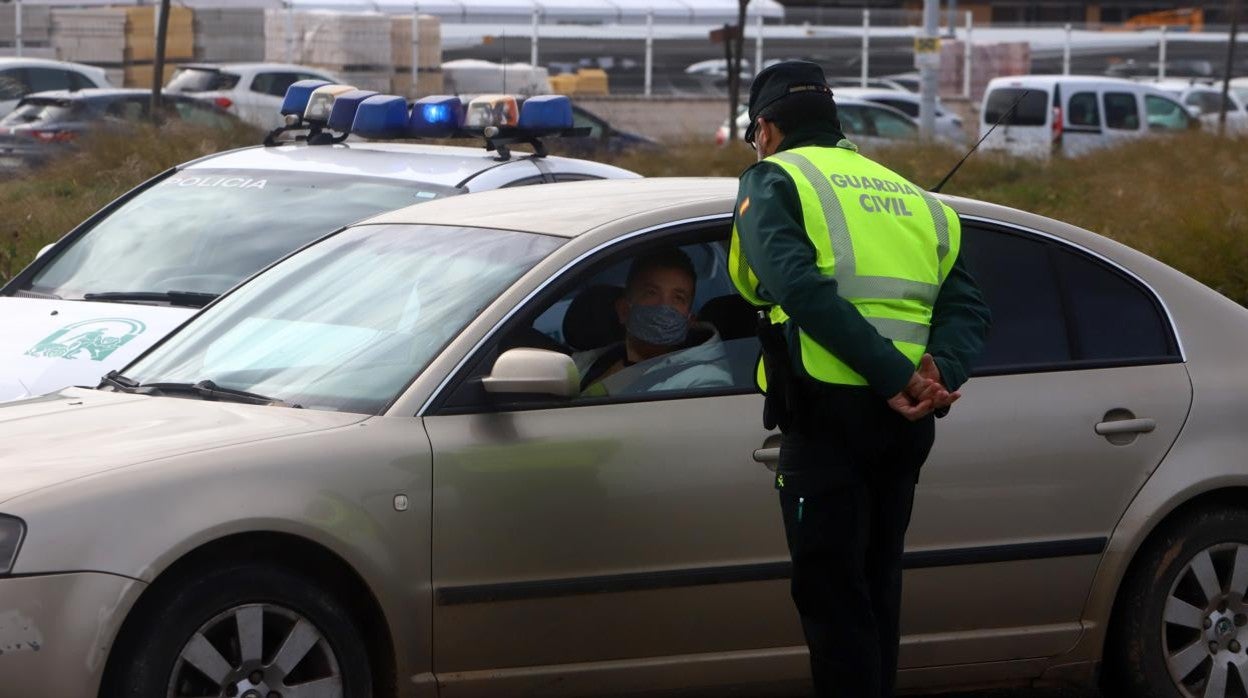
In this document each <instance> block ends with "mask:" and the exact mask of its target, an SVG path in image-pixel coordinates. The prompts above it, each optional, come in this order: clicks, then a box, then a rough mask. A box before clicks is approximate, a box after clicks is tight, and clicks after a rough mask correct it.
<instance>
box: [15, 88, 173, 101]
mask: <svg viewBox="0 0 1248 698" xmlns="http://www.w3.org/2000/svg"><path fill="white" fill-rule="evenodd" d="M151 94H152V91H151V90H149V89H145V88H142V87H88V88H85V89H82V90H47V91H44V92H32V93H30V94H28V95H26V97H24V98H23V99H26V98H30V97H38V98H48V99H77V100H96V99H111V98H116V97H132V96H149V95H151ZM163 94H164V95H165V96H166V97H174V98H179V99H194V98H193V97H190V96H189V95H184V94H181V93H179V92H165V93H163Z"/></svg>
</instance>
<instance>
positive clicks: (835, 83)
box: [828, 77, 911, 92]
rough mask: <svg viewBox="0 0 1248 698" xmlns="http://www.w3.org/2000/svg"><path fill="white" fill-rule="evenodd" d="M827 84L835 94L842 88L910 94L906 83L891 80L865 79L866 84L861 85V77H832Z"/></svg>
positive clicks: (885, 78) (883, 78)
mask: <svg viewBox="0 0 1248 698" xmlns="http://www.w3.org/2000/svg"><path fill="white" fill-rule="evenodd" d="M828 84H829V85H831V86H832V89H833V90H836V91H837V92H839V91H840V89H841V88H844V87H858V88H862V89H868V90H896V91H898V92H910V91H911V90H910V88H909V87H907V86H906V83H905V82H903V81H899V80H894V79H892V78H887V77H880V78H867V84H866V85H865V86H864V85H863V84H862V78H861V77H832V78H828Z"/></svg>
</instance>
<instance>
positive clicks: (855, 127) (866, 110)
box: [715, 94, 919, 147]
mask: <svg viewBox="0 0 1248 698" xmlns="http://www.w3.org/2000/svg"><path fill="white" fill-rule="evenodd" d="M834 99H835V100H836V113H837V116H838V117H839V119H840V121H841V130H843V131H844V132H845V135H846V136H847V137H849V138H850V139H852V140H853V141H854V143H856V144H858V145H861V146H867V147H878V146H881V145H888V144H890V143H896V142H898V141H907V140H917V139H918V137H919V127H918V125H917V124H915V123H914V120H912V119H911V118H910V117H908V116H906V115H905V114H904V113H902V112H901V111H899V110H897V109H895V108H893V107H890V106H887V105H884V104H878V103H876V102H868V101H867V100H865V99H855V98H853V97H841V96H840V95H839V94H836V95H834ZM749 125H750V114H749V107H748V106H746V107H741V111H740V112H739V113H738V114H737V135H738V137H740V136H741V135H743V134H744V133H745V127H746V126H749ZM727 143H728V120H727V119H725V120H724V123H723V124H722V125H721V126H720V127H719V130H718V131H716V132H715V144H716V145H721V146H722V145H725V144H727Z"/></svg>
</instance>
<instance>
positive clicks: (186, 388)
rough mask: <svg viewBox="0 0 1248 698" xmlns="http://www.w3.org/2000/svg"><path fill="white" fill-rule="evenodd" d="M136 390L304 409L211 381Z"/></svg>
mask: <svg viewBox="0 0 1248 698" xmlns="http://www.w3.org/2000/svg"><path fill="white" fill-rule="evenodd" d="M114 378H115V377H114ZM127 380H128V379H127ZM131 382H133V381H131ZM135 389H136V390H138V391H140V392H142V391H145V390H152V391H159V392H161V393H170V392H174V393H178V392H182V393H194V394H196V395H199V396H200V397H202V398H204V399H205V400H222V401H225V402H241V403H243V404H247V405H272V406H274V407H293V408H296V409H302V408H303V405H296V404H294V403H290V402H286V401H285V400H280V399H278V398H275V397H269V396H268V395H261V394H259V393H249V392H247V391H245V390H235V389H234V388H224V387H222V386H219V385H217V384H216V383H214V382H212V381H211V380H202V381H200V382H198V383H144V384H142V385H138V384H136V388H135Z"/></svg>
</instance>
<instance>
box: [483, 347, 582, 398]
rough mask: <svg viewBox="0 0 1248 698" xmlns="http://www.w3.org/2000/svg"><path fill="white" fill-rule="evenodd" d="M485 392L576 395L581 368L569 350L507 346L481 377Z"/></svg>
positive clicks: (559, 395)
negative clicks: (512, 347)
mask: <svg viewBox="0 0 1248 698" xmlns="http://www.w3.org/2000/svg"><path fill="white" fill-rule="evenodd" d="M481 385H482V387H483V388H485V392H487V393H493V394H499V395H519V394H524V395H555V396H557V397H576V396H577V395H579V394H580V392H581V372H580V371H579V370H577V368H576V363H575V362H574V361H572V357H570V356H568V355H567V354H560V353H559V352H557V351H549V350H546V349H526V348H519V349H508V350H507V351H505V352H503V353H502V355H501V356H499V357H498V360H497V361H495V362H494V368H493V369H491V371H490V375H488V376H486V377H485V378H482V379H481Z"/></svg>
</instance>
